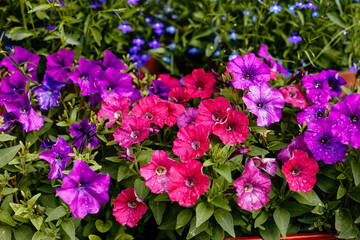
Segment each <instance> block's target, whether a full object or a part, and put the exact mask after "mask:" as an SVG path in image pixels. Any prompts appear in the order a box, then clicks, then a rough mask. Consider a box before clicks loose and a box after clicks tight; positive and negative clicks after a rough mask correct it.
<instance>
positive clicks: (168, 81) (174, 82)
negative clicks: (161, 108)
mask: <svg viewBox="0 0 360 240" xmlns="http://www.w3.org/2000/svg"><path fill="white" fill-rule="evenodd" d="M158 79H160V81H162V82H163V83H164V85H165V86H167V87H168V88H170V89H173V88H174V87H181V83H180V81H179V79H177V78H175V77H172V76H170V75H169V74H166V73H163V74H159V76H158Z"/></svg>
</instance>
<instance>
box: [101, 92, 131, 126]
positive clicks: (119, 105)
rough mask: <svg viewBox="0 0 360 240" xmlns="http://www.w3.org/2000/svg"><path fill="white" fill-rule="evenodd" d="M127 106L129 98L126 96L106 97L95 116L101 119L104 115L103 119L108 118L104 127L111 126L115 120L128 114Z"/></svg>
mask: <svg viewBox="0 0 360 240" xmlns="http://www.w3.org/2000/svg"><path fill="white" fill-rule="evenodd" d="M129 106H130V100H129V99H128V98H127V97H121V98H119V99H118V98H114V97H108V98H106V99H105V100H104V102H103V104H102V105H101V109H100V110H99V112H98V114H97V116H98V118H99V119H102V118H103V115H105V119H109V120H110V121H109V122H107V123H106V127H108V128H111V127H112V126H113V125H114V123H115V122H116V121H117V120H119V119H120V118H121V117H124V116H126V115H128V114H129ZM103 120H104V119H103Z"/></svg>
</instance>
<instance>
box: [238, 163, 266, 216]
mask: <svg viewBox="0 0 360 240" xmlns="http://www.w3.org/2000/svg"><path fill="white" fill-rule="evenodd" d="M234 188H235V189H236V195H237V196H238V200H237V204H238V205H239V206H240V207H241V208H242V209H245V210H247V211H251V210H255V211H256V210H259V209H260V208H262V207H263V206H264V205H265V204H266V203H268V202H269V200H270V197H269V193H270V189H271V181H270V179H269V177H268V176H267V175H266V174H264V173H261V171H260V170H259V169H258V168H257V167H255V166H249V167H248V168H245V169H244V172H243V174H242V176H241V177H240V178H238V179H236V180H235V181H234Z"/></svg>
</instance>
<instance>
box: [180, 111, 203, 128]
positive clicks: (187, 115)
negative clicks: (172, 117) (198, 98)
mask: <svg viewBox="0 0 360 240" xmlns="http://www.w3.org/2000/svg"><path fill="white" fill-rule="evenodd" d="M198 116H199V109H197V108H194V107H189V108H188V109H186V110H185V112H184V113H183V114H181V115H180V116H179V117H178V119H177V125H178V127H179V129H181V128H183V127H185V126H188V125H190V124H193V125H195V123H196V119H197V117H198Z"/></svg>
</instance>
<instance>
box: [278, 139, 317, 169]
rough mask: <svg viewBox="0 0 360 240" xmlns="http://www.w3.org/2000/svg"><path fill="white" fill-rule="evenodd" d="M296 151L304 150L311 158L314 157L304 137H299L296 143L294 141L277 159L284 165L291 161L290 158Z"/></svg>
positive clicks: (282, 150) (281, 151)
mask: <svg viewBox="0 0 360 240" xmlns="http://www.w3.org/2000/svg"><path fill="white" fill-rule="evenodd" d="M294 150H302V151H305V152H306V153H307V154H308V156H309V157H312V156H313V155H312V153H311V151H310V150H309V148H308V147H307V145H306V143H305V142H304V135H297V136H296V138H295V140H294V141H292V142H291V143H290V144H289V145H288V146H287V147H286V148H283V149H281V150H280V152H279V154H278V155H277V158H278V159H280V160H281V161H282V163H285V162H287V161H289V159H290V158H292V152H293V151H294Z"/></svg>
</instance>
